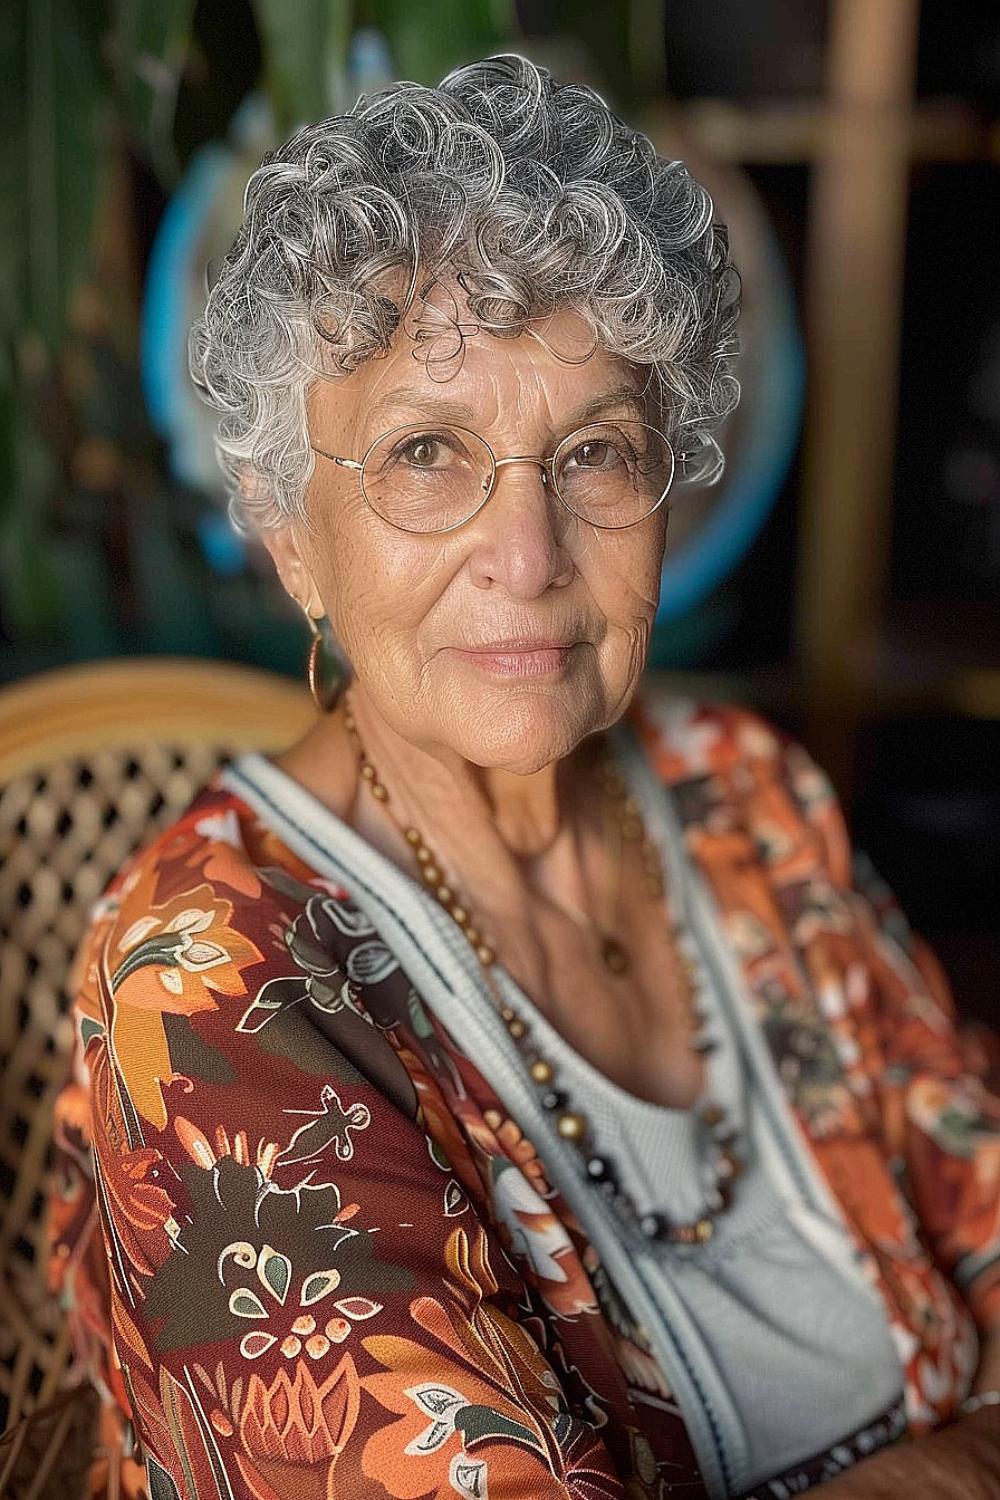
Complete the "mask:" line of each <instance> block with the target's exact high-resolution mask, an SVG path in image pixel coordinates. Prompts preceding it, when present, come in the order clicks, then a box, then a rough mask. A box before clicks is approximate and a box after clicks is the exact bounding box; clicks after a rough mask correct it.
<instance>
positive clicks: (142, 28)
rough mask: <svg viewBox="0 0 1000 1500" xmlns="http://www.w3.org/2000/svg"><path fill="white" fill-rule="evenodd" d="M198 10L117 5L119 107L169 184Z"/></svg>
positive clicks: (166, 3) (169, 2)
mask: <svg viewBox="0 0 1000 1500" xmlns="http://www.w3.org/2000/svg"><path fill="white" fill-rule="evenodd" d="M194 9H195V0H115V3H114V4H113V6H112V17H113V21H112V27H111V32H110V35H109V38H108V53H109V57H110V60H111V64H112V68H113V70H114V74H115V80H116V84H117V92H118V102H119V108H120V109H121V112H122V114H123V116H124V118H125V121H126V123H127V125H128V127H129V130H130V131H131V133H132V136H133V138H134V140H135V141H136V143H137V145H138V146H139V148H140V150H141V152H142V153H143V154H144V155H145V156H146V157H147V158H148V160H149V162H150V164H151V166H152V167H153V170H154V172H155V173H156V175H157V176H158V177H159V179H160V181H161V182H163V183H165V184H166V185H167V186H169V185H170V184H172V182H173V181H174V179H175V178H176V176H177V173H178V163H177V156H176V152H175V149H174V115H175V113H176V109H177V93H178V89H179V88H180V82H181V76H182V74H183V71H184V65H185V62H186V60H187V57H188V52H189V49H190V42H191V23H192V19H193V17H194ZM289 9H294V7H293V6H289Z"/></svg>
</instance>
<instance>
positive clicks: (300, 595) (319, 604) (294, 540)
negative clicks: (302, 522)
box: [258, 522, 326, 620]
mask: <svg viewBox="0 0 1000 1500" xmlns="http://www.w3.org/2000/svg"><path fill="white" fill-rule="evenodd" d="M258 536H259V538H260V540H261V542H263V544H264V546H265V547H266V548H267V550H268V552H270V554H271V560H272V562H273V563H274V566H275V568H276V569H277V573H278V577H279V578H280V579H281V582H282V586H283V587H284V590H285V593H286V594H288V595H289V597H290V598H292V599H294V601H295V603H296V604H297V605H298V606H299V608H300V609H302V610H304V611H305V613H306V614H307V615H310V616H311V617H312V618H313V619H314V620H320V619H322V617H323V616H324V614H325V613H326V609H325V607H324V605H323V601H322V599H321V598H320V596H319V590H318V589H317V588H316V583H315V580H314V579H313V576H312V573H311V571H310V569H309V566H308V564H307V563H306V562H305V560H304V558H303V556H302V547H301V543H300V541H299V538H298V536H297V534H296V528H295V525H294V524H293V523H291V522H288V523H286V524H285V525H284V526H274V527H268V528H267V529H262V530H261V531H260V532H259V533H258Z"/></svg>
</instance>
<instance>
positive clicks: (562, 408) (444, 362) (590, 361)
mask: <svg viewBox="0 0 1000 1500" xmlns="http://www.w3.org/2000/svg"><path fill="white" fill-rule="evenodd" d="M479 305H480V308H482V299H480V301H479ZM508 306H509V304H508ZM649 376H650V370H649V367H646V366H640V365H636V364H632V363H630V362H629V361H627V360H625V359H624V358H622V357H621V356H619V355H616V354H612V353H611V352H610V351H608V350H607V349H605V348H603V347H602V346H601V343H600V340H599V338H598V336H597V333H596V330H595V329H594V327H593V324H592V323H591V322H590V320H589V319H588V317H587V316H586V314H585V312H583V311H582V310H580V309H577V308H575V307H573V306H563V307H558V308H555V309H552V308H548V309H542V310H540V311H538V312H536V313H528V314H527V315H525V316H524V317H523V318H522V319H520V320H519V321H518V323H516V324H513V325H512V324H511V322H510V320H509V317H508V319H507V320H506V321H504V322H496V323H491V321H490V319H489V317H488V315H484V314H483V313H482V312H480V315H479V316H476V315H474V314H473V313H472V311H471V309H470V306H469V299H468V295H467V292H466V289H465V287H464V286H463V284H462V278H461V275H460V274H459V275H453V276H444V275H437V276H425V277H423V278H421V279H420V280H419V281H418V282H417V283H416V284H415V285H414V287H413V288H412V289H411V293H410V301H409V305H408V307H407V308H406V310H405V312H404V314H403V316H402V317H401V319H400V322H399V326H398V328H397V330H396V333H395V335H394V337H393V339H392V342H391V344H390V347H389V349H388V351H387V352H386V353H385V354H383V355H379V356H375V357H373V358H371V359H368V360H366V361H365V362H364V363H363V364H361V365H359V366H358V368H357V369H355V370H353V371H352V372H351V373H350V374H349V375H346V376H339V377H338V378H336V379H334V380H332V381H328V380H319V381H317V382H315V383H314V384H313V386H312V388H311V391H310V395H309V418H310V428H311V429H312V430H313V431H314V432H316V431H321V432H325V433H326V434H329V432H330V428H331V423H332V424H334V425H335V426H336V427H337V428H338V429H339V430H341V431H343V432H349V431H353V432H357V431H358V430H360V429H361V428H365V429H367V428H369V427H371V426H372V425H373V424H374V425H375V426H377V425H378V421H376V420H375V419H376V418H378V419H379V420H381V421H382V426H383V427H385V426H386V425H392V424H393V423H394V422H398V423H399V424H402V423H405V422H408V421H410V420H414V419H419V418H420V417H421V416H422V415H423V414H424V412H425V411H426V413H427V414H432V413H433V414H436V415H438V416H440V417H442V418H444V417H448V418H449V419H450V420H452V421H456V422H464V423H465V424H466V425H470V426H476V424H477V422H478V423H491V422H493V421H494V420H496V419H498V418H499V417H500V416H501V415H502V412H503V410H504V409H507V410H511V411H513V410H515V409H517V408H520V407H522V406H525V407H527V406H530V405H531V403H532V394H533V393H534V395H535V397H536V404H537V402H538V401H540V402H541V403H542V404H543V405H544V406H546V407H551V409H552V410H551V415H552V416H553V418H554V419H556V420H561V419H562V418H563V416H564V415H565V416H572V415H574V414H576V413H577V412H580V413H586V411H587V410H588V406H589V405H590V404H595V403H599V402H601V401H607V400H608V398H620V400H621V402H622V403H623V404H627V405H628V406H630V407H632V408H634V410H633V412H632V414H633V415H636V416H639V417H644V416H645V415H646V414H647V410H648V397H649Z"/></svg>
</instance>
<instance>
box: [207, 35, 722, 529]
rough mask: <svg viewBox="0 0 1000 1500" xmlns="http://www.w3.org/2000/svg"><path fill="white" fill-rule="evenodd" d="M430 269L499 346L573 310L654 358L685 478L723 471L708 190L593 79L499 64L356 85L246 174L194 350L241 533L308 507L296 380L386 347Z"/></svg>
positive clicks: (329, 373)
mask: <svg viewBox="0 0 1000 1500" xmlns="http://www.w3.org/2000/svg"><path fill="white" fill-rule="evenodd" d="M424 272H429V273H430V274H431V276H433V275H434V273H436V272H440V273H442V274H446V275H450V276H451V277H452V278H457V279H458V281H459V283H460V285H461V287H462V288H463V290H464V292H465V295H466V298H467V303H468V309H469V313H470V315H471V317H472V318H473V319H475V320H476V322H477V323H478V325H479V326H480V327H482V328H483V329H485V330H486V331H488V332H489V333H491V334H494V335H497V336H500V337H513V336H516V335H518V334H520V333H523V332H524V331H525V330H526V328H527V327H528V325H529V323H530V322H531V321H533V320H535V319H538V318H543V317H545V316H547V315H549V314H551V313H552V312H553V311H555V310H558V309H562V308H566V307H570V308H573V309H574V310H576V311H577V312H578V313H579V314H581V315H582V317H583V318H584V319H585V320H586V322H587V323H588V324H589V326H590V328H591V330H592V332H593V334H594V336H595V337H596V339H597V340H598V341H599V342H600V344H601V345H602V346H603V347H604V348H605V349H607V350H609V351H610V352H611V353H613V354H617V355H619V356H621V357H622V358H623V359H625V360H627V361H629V362H631V363H633V364H635V365H637V366H641V367H648V374H649V376H650V377H651V378H650V380H649V381H648V383H647V389H648V390H651V391H652V392H653V393H654V394H655V397H656V401H657V416H656V420H658V421H659V422H660V423H661V424H662V425H663V426H664V429H665V431H666V432H667V435H668V437H670V438H671V441H672V442H673V443H674V445H675V447H676V446H680V447H682V448H683V450H684V456H685V463H684V466H683V472H684V475H685V477H686V478H691V479H700V480H702V481H710V480H712V479H713V478H716V477H717V476H718V474H719V473H720V472H721V469H722V455H721V452H720V450H719V447H718V444H717V443H716V441H715V439H714V438H713V437H712V435H711V434H712V431H713V429H714V428H716V427H717V426H718V424H719V423H720V422H721V420H722V419H723V418H724V417H725V416H726V415H727V414H728V413H729V412H730V411H731V410H732V408H733V407H734V406H735V405H736V402H737V401H738V399H739V385H738V382H737V380H736V378H735V375H734V373H733V367H734V362H735V356H736V350H737V340H736V320H737V316H738V303H739V293H738V278H737V276H736V273H735V272H734V270H733V268H732V266H731V264H730V262H729V256H728V237H727V234H726V230H725V228H724V227H723V226H722V225H721V224H719V223H718V222H717V221H716V220H715V219H714V215H713V208H712V202H711V199H710V198H709V196H708V194H707V193H706V192H705V190H704V189H703V188H702V187H700V186H699V185H698V184H697V183H696V182H695V181H693V179H692V178H691V177H690V175H689V174H688V172H687V169H686V168H685V167H684V165H683V164H682V163H681V162H677V161H665V160H664V159H663V158H661V157H659V156H658V155H657V153H656V151H655V149H654V147H653V145H652V144H651V142H650V141H649V140H647V139H646V137H645V136H643V135H640V134H638V133H637V132H636V131H635V130H632V129H630V128H629V127H628V126H627V125H625V124H624V123H623V122H622V121H621V120H619V119H618V118H617V117H616V116H615V115H614V114H612V112H611V111H610V110H609V109H608V107H607V105H606V104H605V103H604V102H603V100H602V99H601V98H600V97H599V96H598V95H597V94H596V93H594V92H593V90H591V89H589V88H586V87H583V86H580V85H577V84H564V83H559V82H557V81H556V80H554V79H553V78H552V77H551V76H550V74H549V73H548V72H547V71H546V70H545V69H544V68H540V67H536V66H535V65H534V64H533V63H530V62H528V61H526V60H525V59H524V58H522V57H518V56H513V55H510V56H501V57H493V58H489V59H488V60H486V61H484V62H478V63H473V64H471V65H470V66H468V67H463V68H458V69H456V70H455V71H454V72H453V73H450V74H449V75H448V77H447V78H445V79H444V81H443V82H442V84H441V85H440V87H438V88H424V87H421V86H418V85H417V84H412V83H400V84H396V85H394V86H392V87H390V88H387V89H384V90H382V91H381V92H379V93H376V94H373V95H371V96H369V97H362V98H361V99H359V100H358V102H357V104H356V105H355V106H354V108H353V109H352V110H351V111H350V113H349V114H346V115H341V116H339V117H337V118H335V119H331V120H325V121H323V122H322V123H320V124H318V125H310V126H307V127H305V128H304V129H302V130H299V131H298V132H297V133H296V134H295V135H293V136H292V137H291V139H290V140H289V141H288V142H287V143H286V144H285V145H284V146H280V147H279V148H278V149H277V150H276V151H274V152H272V153H271V154H270V155H269V156H267V157H266V158H265V160H264V162H263V163H262V165H261V166H260V168H259V169H258V170H257V171H256V172H255V173H254V175H253V176H252V177H251V179H250V182H249V184H248V186H247V191H246V200H245V217H244V220H243V224H242V227H241V228H240V230H239V233H238V234H237V236H236V240H235V242H234V244H233V247H232V249H231V250H230V252H229V254H228V255H227V257H226V259H225V261H224V262H223V266H222V270H221V274H220V275H219V278H218V280H217V281H216V283H215V285H214V287H213V288H212V290H211V292H210V294H209V297H208V302H207V306H206V308H205V311H204V314H203V316H202V317H201V318H200V319H199V320H198V322H197V323H196V324H195V326H194V328H193V329H192V333H191V345H190V352H191V371H192V375H193V377H194V380H195V383H196V384H197V386H198V387H199V389H200V391H201V393H202V395H203V396H204V398H205V399H206V400H207V401H208V402H209V404H210V405H212V406H214V407H215V409H216V410H217V411H218V412H219V413H220V418H219V423H218V433H217V438H216V443H217V449H218V453H219V457H220V461H221V463H222V467H223V470H224V471H225V474H226V477H227V483H228V488H229V492H230V495H231V499H230V515H231V516H232V519H233V521H234V523H235V524H236V525H237V526H238V527H240V528H241V529H244V530H246V529H251V528H253V527H273V526H278V525H281V524H282V523H283V522H284V521H286V520H288V519H291V518H302V517H304V515H305V511H304V504H303V502H304V496H305V491H306V486H307V484H308V482H309V478H310V476H311V474H312V470H313V464H314V462H315V459H314V455H313V452H312V450H311V448H310V447H309V434H308V429H307V422H306V397H307V394H308V391H309V388H310V386H311V385H312V383H313V382H314V381H315V380H316V379H318V378H324V377H325V378H333V379H336V378H339V377H342V376H344V375H346V374H348V373H349V372H350V371H352V370H354V369H356V368H357V367H358V366H359V365H360V364H362V363H363V362H364V361H366V360H369V359H373V358H377V357H378V356H380V355H382V354H384V353H386V352H387V350H388V348H389V345H390V342H391V340H392V338H393V335H394V333H395V332H396V330H397V328H398V327H399V326H400V323H401V321H402V320H404V319H405V317H406V314H407V311H408V309H409V307H410V304H411V303H412V302H413V300H414V298H415V296H419V295H420V288H419V286H418V279H419V278H420V277H421V276H422V275H423V273H424Z"/></svg>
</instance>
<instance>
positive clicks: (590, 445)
mask: <svg viewBox="0 0 1000 1500" xmlns="http://www.w3.org/2000/svg"><path fill="white" fill-rule="evenodd" d="M571 458H572V462H573V463H575V464H577V465H578V466H579V467H580V468H581V469H611V468H614V466H615V464H617V463H620V462H621V454H620V453H619V452H618V450H617V448H615V447H614V446H613V445H612V444H611V443H609V442H608V441H607V440H606V439H601V440H598V439H596V438H595V439H593V440H592V441H590V442H586V443H581V444H580V446H579V447H578V448H574V450H573V453H572V455H571Z"/></svg>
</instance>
